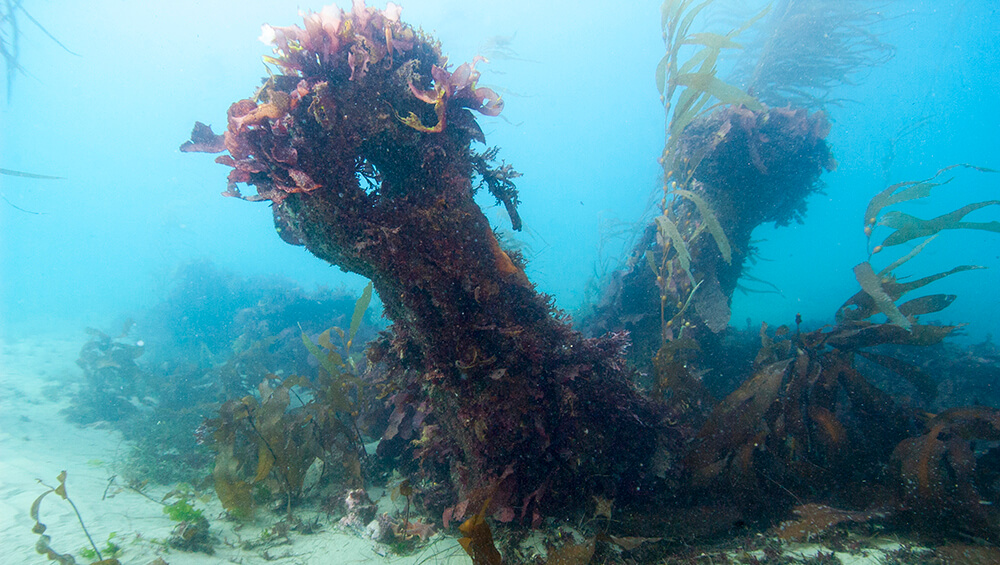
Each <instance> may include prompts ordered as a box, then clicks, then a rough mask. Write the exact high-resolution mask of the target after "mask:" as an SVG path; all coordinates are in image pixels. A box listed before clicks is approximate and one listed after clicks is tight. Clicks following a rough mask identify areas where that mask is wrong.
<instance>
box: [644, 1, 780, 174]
mask: <svg viewBox="0 0 1000 565" xmlns="http://www.w3.org/2000/svg"><path fill="white" fill-rule="evenodd" d="M713 2H714V0H703V1H701V2H695V1H694V0H666V1H665V2H664V3H663V5H662V6H661V26H662V28H663V41H664V43H665V44H666V47H667V52H666V54H665V55H664V56H663V58H662V59H660V63H659V64H658V65H657V67H656V75H655V78H656V87H657V88H658V89H659V91H660V97H661V101H662V102H663V104H664V106H666V108H667V148H666V149H667V154H668V155H669V153H670V152H671V151H670V150H671V149H672V148H673V144H675V143H676V142H675V141H673V142H672V141H671V140H673V139H676V134H678V133H680V132H681V131H683V130H684V128H685V127H687V125H688V124H690V123H691V121H692V120H694V119H695V118H696V117H697V116H698V115H700V114H701V113H702V112H704V111H706V110H707V109H709V108H710V107H711V106H709V102H711V101H712V100H716V101H717V102H718V103H720V104H743V105H745V106H747V107H748V108H750V109H753V110H757V109H760V108H761V106H760V103H759V102H757V99H756V98H754V97H753V96H751V95H750V94H747V93H746V92H744V91H743V90H740V89H739V88H738V87H736V86H733V85H731V84H727V83H726V82H724V81H723V80H721V79H720V78H718V76H716V74H717V71H718V68H717V63H718V60H719V56H720V55H721V54H722V51H723V50H724V49H742V46H741V45H740V44H739V43H736V42H735V41H734V38H735V37H736V36H737V35H739V34H740V33H742V32H743V31H745V30H746V29H747V28H749V27H750V26H751V25H753V23H754V22H756V21H757V20H759V19H760V18H762V17H763V16H764V14H765V13H766V12H767V9H765V10H763V11H761V12H760V13H759V14H757V15H756V16H754V17H752V18H750V19H749V20H748V21H747V22H745V23H744V24H743V25H742V26H740V27H739V28H736V29H733V30H731V31H730V32H729V33H727V34H725V35H720V34H717V33H707V32H702V33H691V25H692V24H693V23H694V20H695V18H696V17H697V16H698V14H700V13H701V12H702V11H703V10H704V9H705V8H707V7H709V6H710V5H711V4H712V3H713ZM685 46H690V47H693V48H694V49H695V52H694V53H693V54H692V55H691V56H690V57H688V58H687V59H686V60H683V61H682V55H683V54H682V50H683V48H684V47H685ZM678 89H680V92H679V96H678V97H677V101H676V103H675V102H674V101H673V100H674V96H675V95H677V94H678Z"/></svg>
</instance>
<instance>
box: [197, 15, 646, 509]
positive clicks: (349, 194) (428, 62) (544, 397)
mask: <svg viewBox="0 0 1000 565" xmlns="http://www.w3.org/2000/svg"><path fill="white" fill-rule="evenodd" d="M399 15H400V8H399V7H398V6H396V5H394V4H392V3H389V4H388V7H387V8H386V9H385V10H376V9H373V8H368V7H365V5H364V3H363V2H361V1H357V0H356V1H355V2H354V7H353V10H352V11H350V12H344V11H342V10H340V9H338V8H334V7H326V8H324V9H323V10H322V11H320V12H319V13H309V14H307V15H306V16H305V18H304V20H305V22H304V26H305V27H304V29H303V28H299V27H297V26H290V27H270V26H265V27H264V34H263V36H262V39H263V40H265V41H266V42H269V43H272V44H273V45H274V46H275V54H276V56H275V57H273V58H271V57H269V58H267V60H268V62H269V63H271V64H272V65H273V66H274V67H275V68H276V71H277V72H276V73H275V74H273V75H272V76H270V77H269V78H268V79H267V81H266V82H265V83H264V86H263V87H262V88H261V89H260V90H259V91H258V92H257V94H256V95H255V96H254V98H253V99H248V100H241V101H239V102H236V103H235V104H233V105H232V106H231V107H230V109H229V120H228V128H227V130H226V132H225V134H224V136H218V137H213V136H214V134H211V132H206V131H205V130H204V128H199V127H196V129H195V134H196V137H197V138H196V139H193V140H192V141H193V143H192V144H191V145H188V144H186V145H185V148H186V150H204V149H208V150H217V149H221V147H224V148H225V150H226V151H228V155H223V156H221V157H219V158H218V161H219V162H220V163H224V164H226V165H229V166H231V167H232V168H233V169H232V171H231V172H230V175H229V189H228V191H227V194H229V195H231V196H239V197H242V198H245V199H247V200H270V201H271V203H272V206H273V210H274V218H275V224H276V226H277V227H278V229H279V232H280V233H281V236H282V238H283V239H284V240H286V241H288V242H292V243H301V244H304V245H305V246H306V247H307V248H308V249H309V250H310V251H311V252H312V253H314V254H315V255H316V256H318V257H320V258H322V259H324V260H326V261H329V262H330V263H333V264H336V265H338V266H340V267H341V268H342V269H345V270H348V271H352V272H356V273H359V274H361V275H363V276H365V277H368V278H370V279H371V280H372V282H373V284H374V286H375V289H376V290H377V291H378V293H379V296H380V297H381V299H382V301H383V302H384V304H385V308H386V313H387V315H388V316H389V317H390V318H391V319H392V320H393V322H394V323H395V325H394V326H393V335H392V336H391V337H386V338H385V339H383V340H382V342H381V343H380V344H377V345H376V346H375V347H374V348H373V352H372V354H371V355H372V356H373V358H375V359H376V360H381V361H382V362H384V363H385V365H386V366H387V367H388V373H389V375H390V379H391V380H392V383H393V384H392V389H393V390H395V391H396V392H395V395H396V396H395V402H396V408H397V410H399V411H400V412H399V414H398V418H397V419H396V420H395V422H394V423H392V422H391V423H392V425H391V426H390V429H392V430H393V431H394V432H395V431H397V430H400V429H402V427H404V426H405V427H408V431H410V432H413V433H416V434H417V436H418V437H419V438H420V441H419V442H418V443H419V447H418V448H417V451H416V453H414V454H413V455H414V456H415V457H417V458H418V459H419V461H420V463H421V465H420V469H421V470H420V473H421V474H422V477H420V478H422V479H424V481H423V484H422V485H420V486H421V490H422V492H424V493H425V498H426V499H427V501H426V503H427V504H428V505H429V506H430V507H432V508H437V509H443V508H444V507H445V506H448V505H451V504H454V503H456V502H458V501H459V500H460V499H461V498H464V497H466V496H468V495H469V493H470V492H471V491H472V490H474V489H482V488H492V487H493V486H494V485H495V484H496V483H499V482H500V480H501V477H502V478H503V482H504V485H505V488H504V489H501V491H500V492H501V494H498V496H497V498H496V499H494V503H493V504H494V506H495V507H496V508H508V509H510V508H513V507H515V506H516V507H517V509H518V511H519V512H520V513H521V515H522V517H527V518H531V517H539V516H541V513H545V512H546V509H547V508H549V509H551V508H555V507H557V506H559V507H572V506H575V505H579V504H585V503H587V502H588V501H589V496H586V493H585V492H583V493H581V490H583V491H590V492H592V493H594V494H604V495H607V496H618V494H619V493H620V491H622V490H624V489H623V488H622V487H623V485H626V484H627V485H628V486H629V489H631V490H633V491H634V487H635V484H636V483H637V482H639V481H641V480H642V469H643V465H644V463H646V461H647V459H648V458H649V456H650V454H651V452H652V450H653V449H654V448H655V445H656V441H655V438H654V434H655V430H656V428H657V423H656V422H655V421H654V416H653V411H652V409H651V408H650V406H649V404H647V402H646V401H645V400H644V399H642V398H641V397H640V396H639V395H638V394H637V392H636V391H635V389H634V388H633V386H632V385H631V384H630V381H629V379H628V375H627V370H626V368H625V365H624V362H623V358H622V351H623V349H624V347H625V346H626V337H625V336H624V335H621V334H619V335H615V336H610V337H603V338H597V339H584V338H583V337H582V336H580V335H579V334H578V333H576V332H574V331H572V330H571V329H570V327H569V326H568V324H567V322H566V321H565V320H564V319H562V318H561V316H560V314H559V313H558V312H557V311H556V310H554V308H553V307H552V305H551V303H550V299H549V298H548V297H547V296H544V295H541V294H539V293H537V292H536V291H535V289H534V288H533V286H532V285H531V283H530V282H529V280H528V278H527V277H526V276H525V273H524V270H523V264H522V262H521V260H520V258H519V257H518V256H517V255H516V254H514V253H511V254H508V253H506V252H505V251H504V250H503V249H502V248H501V245H500V243H499V242H498V240H497V238H496V236H495V235H494V233H493V230H492V228H491V226H490V225H489V222H488V220H487V219H486V217H485V216H484V215H483V213H482V211H481V210H480V208H479V207H478V206H477V204H476V203H475V201H474V199H473V196H474V193H475V191H476V189H477V187H478V186H486V187H487V188H488V189H489V190H490V191H491V192H492V193H493V195H494V196H495V197H496V198H497V200H498V201H500V202H502V203H503V204H504V205H505V206H506V208H507V209H508V211H509V212H510V213H511V219H512V222H513V223H514V224H515V227H516V226H517V224H518V223H519V220H518V219H517V215H516V205H517V193H516V191H515V189H514V185H513V183H512V179H513V178H515V177H516V175H517V174H516V173H515V172H514V171H513V169H512V168H510V166H509V165H506V164H504V163H502V162H501V163H499V164H495V162H494V159H495V155H496V151H495V150H493V149H484V150H483V151H481V152H478V153H477V152H476V151H475V150H474V149H473V147H472V145H473V142H477V141H478V142H484V141H485V139H484V136H483V133H482V130H481V129H480V128H479V126H478V125H477V123H476V119H475V118H474V115H473V113H472V112H473V111H477V112H479V113H481V114H486V115H496V114H498V113H499V112H500V111H501V109H502V106H503V104H502V100H501V99H500V97H499V96H497V94H496V93H495V92H493V91H492V90H490V89H488V88H483V87H479V86H478V85H477V79H478V78H479V72H478V71H477V69H476V64H477V63H479V62H480V61H478V60H476V61H473V62H472V63H471V64H469V63H466V64H462V65H459V66H457V67H452V68H450V70H449V65H448V64H447V61H446V59H445V58H444V57H443V56H442V55H441V51H440V48H439V45H438V44H437V42H435V41H434V40H433V39H432V38H431V37H429V36H427V35H425V34H423V33H421V32H418V31H415V30H414V29H413V28H411V27H410V26H409V25H407V24H405V23H403V22H402V21H400V19H399ZM220 142H221V145H220ZM238 183H245V184H247V185H251V186H254V187H255V188H256V191H257V194H256V195H252V196H243V195H242V194H241V193H240V192H239V191H238V189H237V184H238ZM401 407H402V408H401ZM456 454H457V455H458V457H455V456H454V455H456ZM432 484H437V485H438V486H432ZM570 487H572V488H570ZM571 493H572V494H571ZM571 496H572V499H571V498H570V497H571ZM501 498H503V500H501ZM455 517H456V518H458V517H459V516H457V515H456V516H455Z"/></svg>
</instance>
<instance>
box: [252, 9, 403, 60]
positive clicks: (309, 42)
mask: <svg viewBox="0 0 1000 565" xmlns="http://www.w3.org/2000/svg"><path fill="white" fill-rule="evenodd" d="M401 11H402V8H400V7H399V6H398V5H396V4H394V3H392V2H389V4H388V6H387V7H386V9H385V10H377V9H375V8H369V7H367V6H366V5H365V3H364V0H354V3H353V6H352V9H351V11H350V12H345V11H343V10H341V9H340V8H338V7H336V6H332V5H331V6H326V7H324V8H323V9H322V10H320V11H319V12H311V11H310V12H305V13H302V14H301V15H302V22H303V26H304V29H303V28H301V27H299V26H296V25H291V26H285V27H277V26H271V25H264V26H262V28H261V35H260V40H261V41H262V42H264V43H266V44H268V45H273V46H274V52H275V55H276V57H265V58H264V60H265V61H267V62H268V63H271V64H274V65H276V66H278V67H280V68H282V69H284V70H285V71H288V72H292V73H298V74H300V75H302V76H316V75H320V74H321V71H322V67H323V66H324V65H334V64H337V57H336V56H337V55H341V57H343V54H342V52H343V51H344V50H345V49H346V48H348V47H350V49H351V50H350V51H348V52H347V57H346V58H347V59H349V61H348V64H349V65H350V67H351V74H352V76H353V77H354V78H360V77H363V76H364V73H365V71H366V66H367V64H368V63H369V62H371V63H375V62H378V61H380V60H382V58H383V57H385V58H386V59H387V60H388V61H389V63H390V65H391V64H392V54H393V51H396V52H398V53H402V52H404V51H406V50H408V49H410V48H412V47H413V41H412V36H413V34H412V32H407V31H406V30H405V29H404V26H403V24H402V22H401V21H400V19H399V16H400V13H401ZM382 37H384V41H385V43H384V44H383V43H382ZM360 51H366V52H368V55H367V56H365V55H362V54H361V53H360ZM341 60H342V59H341ZM340 64H343V63H342V62H341V63H340Z"/></svg>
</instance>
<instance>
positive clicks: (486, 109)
mask: <svg viewBox="0 0 1000 565" xmlns="http://www.w3.org/2000/svg"><path fill="white" fill-rule="evenodd" d="M480 61H484V62H489V61H487V60H486V58H485V57H482V56H479V55H477V56H476V57H474V58H473V59H472V63H471V64H470V63H462V64H461V65H459V67H458V68H457V69H455V71H454V72H449V71H448V70H447V69H445V68H444V67H439V66H438V65H434V66H433V67H432V68H431V76H432V77H433V78H434V90H420V89H418V88H417V87H415V86H413V83H412V82H411V83H410V92H411V93H412V94H413V95H414V96H415V97H417V99H419V100H421V101H423V102H426V103H428V104H434V112H435V114H437V118H438V122H437V124H435V125H434V126H433V127H427V126H425V125H423V123H422V122H421V121H420V118H419V117H417V115H416V114H414V113H412V112H411V113H410V115H409V116H407V117H405V118H400V119H401V120H402V121H403V123H404V124H406V125H408V126H410V127H412V128H413V129H416V130H418V131H423V132H439V131H442V130H443V129H444V126H445V111H446V109H447V106H448V104H449V103H452V104H457V105H458V107H459V108H469V109H472V110H475V111H477V112H479V113H480V114H483V115H486V116H497V115H499V114H500V112H501V111H502V110H503V98H501V97H500V95H499V94H497V93H496V92H495V91H494V90H493V89H491V88H486V87H477V86H476V82H477V81H478V80H479V76H480V73H479V71H477V70H476V64H477V63H479V62H480Z"/></svg>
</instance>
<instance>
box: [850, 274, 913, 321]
mask: <svg viewBox="0 0 1000 565" xmlns="http://www.w3.org/2000/svg"><path fill="white" fill-rule="evenodd" d="M854 278H856V279H857V280H858V284H860V285H861V289H862V290H864V291H865V293H866V294H868V296H870V297H871V299H872V300H874V301H875V306H876V307H877V308H878V310H879V311H880V312H882V313H883V314H885V316H886V317H887V318H889V321H890V322H892V323H893V324H896V325H897V326H899V327H901V328H904V329H907V330H908V329H910V326H911V325H912V324H911V323H910V320H908V319H907V318H906V316H904V315H903V313H902V312H900V311H899V308H898V307H897V306H896V302H895V301H894V300H893V299H892V297H890V296H889V294H888V293H886V291H885V289H884V288H883V287H882V278H881V277H879V276H878V275H876V274H875V271H874V270H873V269H872V265H871V263H869V262H868V261H865V262H864V263H860V264H858V265H857V266H855V267H854Z"/></svg>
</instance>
